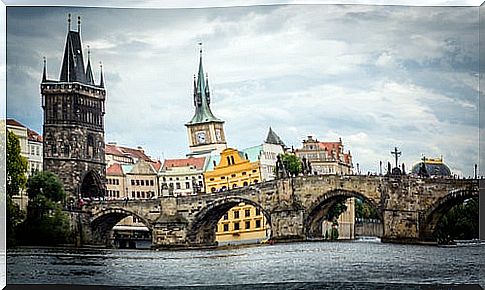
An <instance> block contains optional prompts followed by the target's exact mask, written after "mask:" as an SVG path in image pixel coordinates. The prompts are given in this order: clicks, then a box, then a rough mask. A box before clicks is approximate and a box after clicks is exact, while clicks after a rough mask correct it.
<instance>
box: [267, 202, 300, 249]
mask: <svg viewBox="0 0 485 290" xmlns="http://www.w3.org/2000/svg"><path fill="white" fill-rule="evenodd" d="M303 216H304V211H303V210H301V209H293V208H287V209H279V210H275V211H273V212H272V213H271V233H272V237H271V238H272V239H273V240H275V241H288V242H289V241H304V240H305V231H304V226H303V225H304V219H303Z"/></svg>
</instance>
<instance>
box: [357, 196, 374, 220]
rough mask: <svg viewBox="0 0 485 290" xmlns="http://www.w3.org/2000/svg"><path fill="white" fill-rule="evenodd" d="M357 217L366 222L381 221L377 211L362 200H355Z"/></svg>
mask: <svg viewBox="0 0 485 290" xmlns="http://www.w3.org/2000/svg"><path fill="white" fill-rule="evenodd" d="M355 217H356V218H360V219H364V220H369V219H379V215H378V214H377V210H376V209H375V208H374V207H373V206H371V205H370V204H369V203H367V202H365V201H364V200H361V199H360V198H356V199H355Z"/></svg>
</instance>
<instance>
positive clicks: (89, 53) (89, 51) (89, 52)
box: [86, 44, 91, 61]
mask: <svg viewBox="0 0 485 290" xmlns="http://www.w3.org/2000/svg"><path fill="white" fill-rule="evenodd" d="M86 46H87V48H88V61H89V57H90V55H91V50H90V49H89V44H88V45H86Z"/></svg>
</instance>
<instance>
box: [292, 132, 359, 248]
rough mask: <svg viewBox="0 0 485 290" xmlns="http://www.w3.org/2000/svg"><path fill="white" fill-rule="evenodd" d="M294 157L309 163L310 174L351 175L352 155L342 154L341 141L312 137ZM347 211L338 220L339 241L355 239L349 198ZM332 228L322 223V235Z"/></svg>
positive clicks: (353, 207) (327, 223)
mask: <svg viewBox="0 0 485 290" xmlns="http://www.w3.org/2000/svg"><path fill="white" fill-rule="evenodd" d="M295 155H296V156H298V157H299V158H300V159H303V158H305V159H306V160H308V161H310V164H311V168H312V174H314V175H320V174H323V175H325V174H337V175H348V174H352V173H353V171H352V168H353V165H352V155H351V154H350V151H348V152H347V153H345V152H344V145H343V143H342V139H339V141H338V142H320V141H318V140H317V139H316V138H315V139H313V137H312V136H308V138H307V139H306V140H303V145H302V147H301V148H299V149H296V150H295ZM345 204H346V206H347V210H346V211H345V212H343V213H342V214H341V215H340V216H339V218H338V219H337V222H338V230H339V239H353V238H354V237H355V232H354V225H355V200H354V198H349V199H347V201H346V203H345ZM331 227H332V222H326V221H324V222H323V224H322V229H323V231H322V232H323V233H325V232H326V231H327V230H329V229H330V228H331Z"/></svg>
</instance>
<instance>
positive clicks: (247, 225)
mask: <svg viewBox="0 0 485 290" xmlns="http://www.w3.org/2000/svg"><path fill="white" fill-rule="evenodd" d="M245 224H246V225H245V226H244V228H245V229H246V230H249V229H250V228H251V222H250V221H246V222H245Z"/></svg>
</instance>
